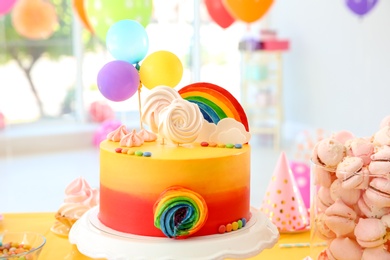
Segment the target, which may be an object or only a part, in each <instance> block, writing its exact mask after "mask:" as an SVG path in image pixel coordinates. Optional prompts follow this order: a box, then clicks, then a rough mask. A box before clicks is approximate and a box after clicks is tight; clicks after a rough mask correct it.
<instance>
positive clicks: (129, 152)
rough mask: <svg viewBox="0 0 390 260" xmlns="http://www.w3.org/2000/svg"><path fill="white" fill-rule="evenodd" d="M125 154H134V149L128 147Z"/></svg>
mask: <svg viewBox="0 0 390 260" xmlns="http://www.w3.org/2000/svg"><path fill="white" fill-rule="evenodd" d="M127 154H130V155H134V154H135V151H134V150H130V149H129V150H128V151H127Z"/></svg>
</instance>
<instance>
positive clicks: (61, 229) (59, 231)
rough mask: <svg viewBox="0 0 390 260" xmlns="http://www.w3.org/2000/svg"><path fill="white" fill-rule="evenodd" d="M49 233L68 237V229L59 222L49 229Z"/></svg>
mask: <svg viewBox="0 0 390 260" xmlns="http://www.w3.org/2000/svg"><path fill="white" fill-rule="evenodd" d="M50 230H51V232H53V233H54V234H56V235H58V236H61V237H68V234H69V231H70V228H69V227H67V226H65V225H64V224H62V223H61V222H59V221H56V222H55V223H54V224H53V226H51V228H50Z"/></svg>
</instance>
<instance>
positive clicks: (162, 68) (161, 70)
mask: <svg viewBox="0 0 390 260" xmlns="http://www.w3.org/2000/svg"><path fill="white" fill-rule="evenodd" d="M139 76H140V79H141V82H142V84H143V85H144V86H145V87H147V88H148V89H152V88H154V87H156V86H159V85H165V86H168V87H171V88H174V87H175V86H176V85H177V84H179V82H180V80H181V78H182V76H183V64H182V63H181V61H180V59H179V58H178V57H177V56H176V55H175V54H173V53H172V52H169V51H156V52H154V53H152V54H149V55H148V56H147V57H146V58H145V60H144V61H143V62H142V64H141V68H140V70H139Z"/></svg>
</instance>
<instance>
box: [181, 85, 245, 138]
mask: <svg viewBox="0 0 390 260" xmlns="http://www.w3.org/2000/svg"><path fill="white" fill-rule="evenodd" d="M178 92H179V94H180V95H181V97H182V98H184V99H185V100H188V101H190V102H192V103H195V104H197V105H198V106H199V109H200V111H201V112H202V115H203V117H204V119H205V120H207V121H208V122H209V123H214V124H217V123H218V122H219V121H220V120H221V119H223V118H226V117H229V118H234V119H235V120H237V121H238V122H241V123H242V124H243V125H244V127H245V129H246V131H248V132H249V124H248V118H247V116H246V113H245V111H244V109H243V107H242V106H241V104H240V103H239V102H238V101H237V99H236V98H235V97H234V96H233V95H232V94H231V93H230V92H229V91H227V90H226V89H224V88H222V87H220V86H218V85H215V84H212V83H207V82H197V83H193V84H190V85H187V86H185V87H183V88H181V89H180V90H179V91H178Z"/></svg>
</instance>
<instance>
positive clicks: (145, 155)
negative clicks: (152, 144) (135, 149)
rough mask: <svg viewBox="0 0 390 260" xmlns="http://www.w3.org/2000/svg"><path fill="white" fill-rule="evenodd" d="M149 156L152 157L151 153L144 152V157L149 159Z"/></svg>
mask: <svg viewBox="0 0 390 260" xmlns="http://www.w3.org/2000/svg"><path fill="white" fill-rule="evenodd" d="M150 156H152V153H151V152H144V157H150Z"/></svg>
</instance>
